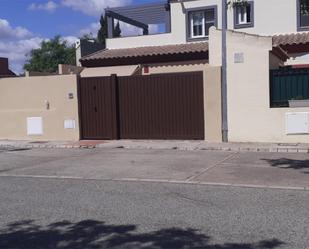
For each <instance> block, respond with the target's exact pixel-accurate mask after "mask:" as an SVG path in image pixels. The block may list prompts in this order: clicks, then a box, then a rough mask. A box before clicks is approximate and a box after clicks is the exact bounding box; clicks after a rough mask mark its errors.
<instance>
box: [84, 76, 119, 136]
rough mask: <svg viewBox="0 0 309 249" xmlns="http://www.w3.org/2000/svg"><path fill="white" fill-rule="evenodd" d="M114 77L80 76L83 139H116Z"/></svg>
mask: <svg viewBox="0 0 309 249" xmlns="http://www.w3.org/2000/svg"><path fill="white" fill-rule="evenodd" d="M114 82H115V77H98V78H81V79H80V87H79V99H80V116H81V136H82V138H83V139H117V138H118V137H117V121H116V120H117V118H116V105H117V103H116V98H115V96H116V89H115V84H114Z"/></svg>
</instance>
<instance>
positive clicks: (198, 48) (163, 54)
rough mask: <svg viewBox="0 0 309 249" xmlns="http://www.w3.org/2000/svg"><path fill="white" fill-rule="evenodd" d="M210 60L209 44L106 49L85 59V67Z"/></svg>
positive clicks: (82, 60) (83, 60)
mask: <svg viewBox="0 0 309 249" xmlns="http://www.w3.org/2000/svg"><path fill="white" fill-rule="evenodd" d="M192 59H193V60H194V59H196V60H198V59H205V60H206V59H208V42H197V43H187V44H176V45H165V46H149V47H137V48H124V49H123V48H122V49H104V50H101V51H98V52H96V53H93V54H91V55H89V56H85V57H83V58H82V59H81V60H80V61H81V63H82V65H83V66H86V67H87V66H90V67H93V66H113V65H128V64H142V63H154V62H172V61H181V60H182V61H184V60H192Z"/></svg>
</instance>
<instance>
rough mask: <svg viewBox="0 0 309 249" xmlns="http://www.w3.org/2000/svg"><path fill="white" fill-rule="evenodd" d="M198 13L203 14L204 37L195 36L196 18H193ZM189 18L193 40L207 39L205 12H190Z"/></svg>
mask: <svg viewBox="0 0 309 249" xmlns="http://www.w3.org/2000/svg"><path fill="white" fill-rule="evenodd" d="M196 13H201V14H203V21H202V35H194V20H193V19H194V18H193V15H194V14H196ZM189 18H190V32H191V33H190V37H191V38H192V39H194V38H204V37H206V34H205V28H206V27H205V26H206V22H205V12H204V11H202V10H197V11H192V12H190V15H189Z"/></svg>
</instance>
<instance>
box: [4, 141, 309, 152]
mask: <svg viewBox="0 0 309 249" xmlns="http://www.w3.org/2000/svg"><path fill="white" fill-rule="evenodd" d="M1 148H12V149H13V148H67V149H72V148H88V149H92V148H106V149H115V148H125V149H163V150H188V151H195V150H207V151H233V152H246V151H247V152H276V153H277V152H279V153H309V143H308V144H278V143H210V142H206V141H170V140H112V141H109V140H105V141H101V140H92V141H77V142H66V141H8V140H2V141H1V140H0V149H1Z"/></svg>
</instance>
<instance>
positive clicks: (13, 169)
mask: <svg viewBox="0 0 309 249" xmlns="http://www.w3.org/2000/svg"><path fill="white" fill-rule="evenodd" d="M0 176H24V177H48V178H50V177H56V178H83V179H102V180H132V181H163V182H179V183H202V184H223V185H238V186H242V185H245V186H261V187H265V186H270V187H284V188H309V155H308V154H299V153H298V154H286V153H284V154H280V153H254V152H244V153H235V152H222V151H221V152H219V151H179V150H125V149H91V150H88V149H30V150H12V151H0Z"/></svg>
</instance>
